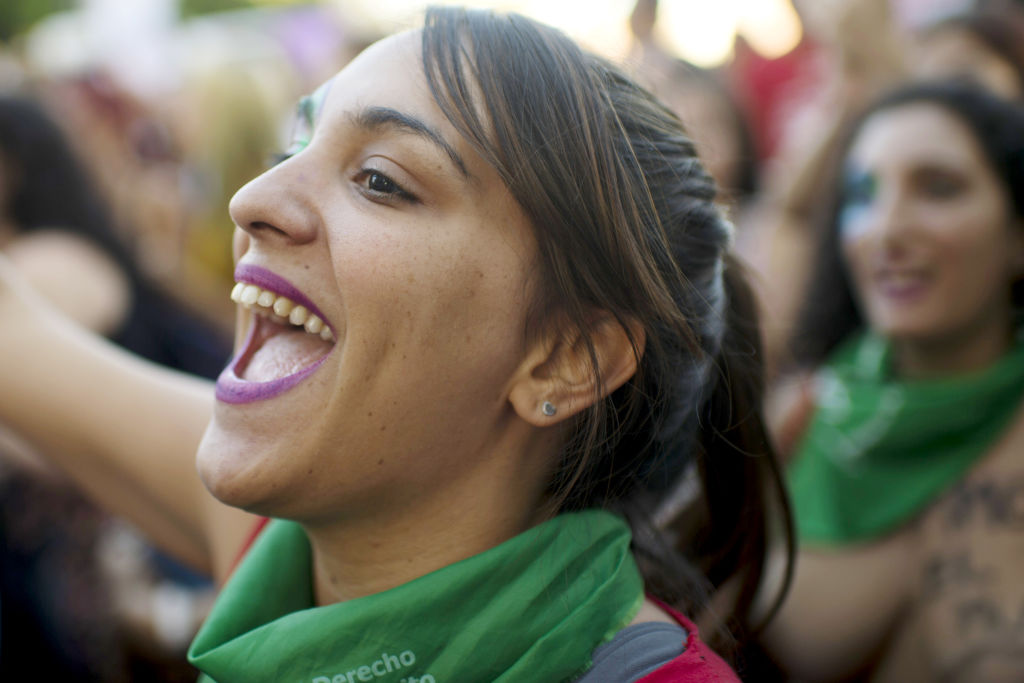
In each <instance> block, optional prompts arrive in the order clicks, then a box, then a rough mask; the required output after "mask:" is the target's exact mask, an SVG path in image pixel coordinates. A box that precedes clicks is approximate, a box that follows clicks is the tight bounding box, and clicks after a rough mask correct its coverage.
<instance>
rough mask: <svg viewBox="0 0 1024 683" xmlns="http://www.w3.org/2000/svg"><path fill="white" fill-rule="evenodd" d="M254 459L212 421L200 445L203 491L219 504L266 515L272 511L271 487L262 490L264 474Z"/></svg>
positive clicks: (200, 469)
mask: <svg viewBox="0 0 1024 683" xmlns="http://www.w3.org/2000/svg"><path fill="white" fill-rule="evenodd" d="M253 456H254V453H253V452H252V450H251V449H248V448H245V447H244V446H241V447H240V444H239V441H238V440H237V439H234V438H232V437H230V436H228V435H226V434H224V432H223V431H221V430H220V428H219V427H218V426H217V425H216V420H214V421H213V422H211V423H210V426H209V427H208V428H207V430H206V433H205V434H204V435H203V440H202V441H201V442H200V443H199V449H198V451H197V453H196V469H197V471H198V473H199V479H200V481H202V482H203V485H204V486H205V487H206V490H207V491H209V492H210V493H211V494H212V495H213V497H214V498H216V499H217V500H219V501H220V502H222V503H224V504H225V505H229V506H231V507H236V508H241V509H242V510H245V511H247V512H252V513H255V514H264V515H266V514H269V513H268V512H267V509H268V508H269V507H272V506H271V505H270V504H269V501H268V498H269V497H270V494H271V493H273V490H272V489H273V488H274V487H270V488H271V491H267V490H265V489H266V486H265V485H264V484H263V482H264V481H265V479H266V476H265V473H263V472H261V469H262V468H260V467H258V461H257V459H256V458H254V457H253ZM261 475H262V476H261Z"/></svg>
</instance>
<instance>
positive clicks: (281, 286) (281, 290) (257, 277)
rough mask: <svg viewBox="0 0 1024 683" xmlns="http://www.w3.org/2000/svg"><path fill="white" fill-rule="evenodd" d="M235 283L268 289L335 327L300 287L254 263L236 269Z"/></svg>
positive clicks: (239, 265) (241, 264)
mask: <svg viewBox="0 0 1024 683" xmlns="http://www.w3.org/2000/svg"><path fill="white" fill-rule="evenodd" d="M235 281H236V282H245V283H247V284H250V285H256V286H257V287H259V288H261V289H268V290H270V291H272V292H275V293H277V294H279V295H280V296H284V297H287V298H289V299H291V300H292V301H293V302H295V303H296V304H298V305H300V306H304V307H305V308H306V309H307V310H308V311H309V312H311V313H313V314H314V315H316V316H318V317H319V318H320V319H321V320H323V321H324V323H325V324H326V325H327V326H328V327H333V326H332V325H331V323H330V321H329V320H328V319H327V316H325V315H324V314H323V311H321V310H320V309H319V308H318V307H317V305H316V304H314V303H313V301H312V300H311V299H310V298H309V297H308V296H306V295H305V294H303V293H302V291H301V290H300V289H299V288H298V287H296V286H295V285H293V284H292V283H291V282H289V281H288V280H286V279H285V278H283V277H281V276H280V275H278V274H277V273H274V272H273V271H271V270H268V269H267V268H264V267H263V266H257V265H255V264H252V263H239V264H238V265H237V266H236V267H235Z"/></svg>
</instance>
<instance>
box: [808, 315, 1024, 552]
mask: <svg viewBox="0 0 1024 683" xmlns="http://www.w3.org/2000/svg"><path fill="white" fill-rule="evenodd" d="M888 372H889V350H888V347H887V345H886V344H885V342H883V341H882V340H881V339H879V338H877V337H874V336H868V335H865V336H859V337H858V338H857V339H854V340H852V341H851V342H850V343H848V344H846V345H844V346H843V347H841V348H840V349H839V350H838V352H837V353H836V354H835V355H834V356H833V358H832V359H831V360H830V361H829V363H828V364H827V365H826V366H825V368H824V369H823V370H822V372H821V373H820V377H819V385H818V396H817V408H816V410H815V413H814V415H813V416H812V418H811V422H810V426H809V427H808V429H807V430H806V432H805V435H804V438H803V440H802V442H801V443H800V446H799V448H798V450H797V453H796V457H795V459H794V461H793V463H792V466H791V467H790V469H789V472H788V478H789V485H790V491H791V494H792V501H793V506H794V511H795V515H796V523H797V530H798V533H799V536H800V538H801V539H802V540H806V541H817V542H825V543H849V542H853V541H859V540H867V539H872V538H876V537H879V536H881V535H883V534H886V533H888V532H890V531H892V530H894V529H895V528H897V527H899V526H900V525H901V524H903V523H904V522H906V521H908V520H909V519H910V518H912V517H913V516H914V515H915V514H917V513H918V512H920V511H921V510H922V509H923V508H924V507H926V506H927V505H928V504H929V503H930V502H931V501H933V500H934V499H935V498H936V497H937V496H938V495H939V494H941V493H942V492H944V491H945V490H946V489H947V488H948V487H949V486H950V485H952V484H953V483H954V482H956V481H957V480H958V479H960V478H961V477H962V476H963V475H964V473H965V472H966V471H967V469H968V468H969V467H970V466H971V465H972V464H973V463H974V462H975V461H976V460H977V459H978V458H979V457H980V456H982V455H984V454H985V453H986V452H987V451H988V450H989V449H990V448H991V447H992V445H993V444H994V443H995V441H996V439H997V438H998V437H999V435H1000V434H1001V433H1002V432H1003V431H1004V430H1005V429H1006V428H1007V426H1008V424H1009V422H1010V420H1011V418H1012V417H1013V416H1014V414H1015V413H1016V412H1017V410H1018V409H1019V407H1020V403H1021V397H1022V396H1024V344H1017V345H1016V346H1015V347H1014V348H1012V349H1011V350H1010V351H1009V352H1008V353H1007V354H1006V355H1005V356H1003V358H1001V359H1000V360H999V361H998V362H996V363H995V364H993V365H992V366H991V367H989V368H987V369H985V370H983V371H980V372H977V373H972V374H969V375H962V376H958V377H952V378H945V379H937V380H928V381H916V382H900V381H896V380H893V379H891V378H889V377H888Z"/></svg>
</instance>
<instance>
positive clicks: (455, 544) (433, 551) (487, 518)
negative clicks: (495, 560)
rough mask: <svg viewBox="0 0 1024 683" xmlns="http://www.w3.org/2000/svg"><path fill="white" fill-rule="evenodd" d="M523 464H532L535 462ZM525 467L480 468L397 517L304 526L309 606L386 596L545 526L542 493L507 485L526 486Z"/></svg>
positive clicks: (514, 462) (515, 462)
mask: <svg viewBox="0 0 1024 683" xmlns="http://www.w3.org/2000/svg"><path fill="white" fill-rule="evenodd" d="M534 446H535V447H539V444H534ZM540 450H541V451H543V452H545V453H546V452H547V449H546V448H541V449H540ZM535 453H536V452H535ZM524 459H525V460H529V461H534V462H536V461H537V458H536V456H535V455H534V456H529V455H527V456H524ZM524 459H520V458H510V459H498V463H501V464H503V465H504V466H493V465H492V466H487V467H483V468H479V469H478V471H476V472H473V473H471V476H466V477H462V478H460V479H458V480H456V481H454V482H451V483H450V484H449V485H448V486H446V487H444V488H443V489H442V490H438V491H435V492H433V493H432V494H431V495H429V496H426V497H424V498H422V499H420V500H417V501H416V502H415V503H414V504H410V505H409V506H407V507H403V508H402V509H400V510H391V511H384V512H383V513H382V512H380V511H375V512H374V513H373V514H370V515H361V516H358V517H353V518H346V519H344V520H342V521H337V520H333V521H332V522H330V523H323V524H320V523H312V524H311V523H305V524H304V525H303V526H304V528H305V530H306V533H307V535H308V536H309V539H310V543H311V546H312V549H313V585H314V599H315V601H316V604H318V605H327V604H331V603H335V602H342V601H345V600H352V599H355V598H359V597H363V596H366V595H372V594H374V593H380V592H382V591H386V590H389V589H391V588H394V587H396V586H399V585H402V584H404V583H408V582H409V581H412V580H413V579H416V578H419V577H420V576H423V575H425V574H428V573H430V572H432V571H435V570H437V569H441V568H442V567H446V566H448V565H450V564H453V563H455V562H458V561H459V560H463V559H466V558H468V557H471V556H473V555H476V554H479V553H481V552H484V551H485V550H488V549H490V548H493V547H494V546H496V545H499V544H501V543H503V542H505V541H507V540H509V539H510V538H512V537H514V536H516V535H518V534H520V533H522V532H523V531H526V530H527V529H529V528H530V527H532V526H534V525H536V524H539V523H540V522H542V521H544V519H545V515H544V513H543V512H541V510H543V505H542V502H543V500H542V498H543V496H542V494H541V493H540V491H542V490H543V486H540V485H538V486H517V485H513V484H512V482H517V481H520V482H521V481H523V480H528V479H529V477H528V476H526V475H525V474H524V472H526V471H529V470H528V469H524V467H527V468H528V467H529V465H528V464H525V463H524ZM545 472H546V469H545ZM538 479H540V478H538Z"/></svg>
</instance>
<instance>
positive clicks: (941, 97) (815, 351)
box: [789, 81, 1024, 367]
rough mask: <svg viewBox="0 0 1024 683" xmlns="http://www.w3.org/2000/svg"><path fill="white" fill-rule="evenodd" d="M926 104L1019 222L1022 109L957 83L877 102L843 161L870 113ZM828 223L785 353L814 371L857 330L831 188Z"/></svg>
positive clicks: (912, 89)
mask: <svg viewBox="0 0 1024 683" xmlns="http://www.w3.org/2000/svg"><path fill="white" fill-rule="evenodd" d="M916 104H929V105H935V106H937V107H941V108H942V109H943V110H945V111H946V112H948V113H950V114H951V115H953V116H954V117H956V118H957V119H958V120H959V121H961V122H962V123H963V124H964V125H965V126H966V127H967V128H968V130H970V131H971V134H972V135H973V137H974V139H975V140H976V141H977V143H978V146H979V148H980V149H981V151H982V153H983V155H984V157H985V160H986V162H987V163H988V165H989V166H990V167H991V168H992V170H993V171H994V172H995V174H996V176H997V177H998V178H999V180H1000V182H1001V183H1002V186H1003V189H1004V190H1005V194H1006V197H1007V200H1008V202H1009V204H1010V210H1011V211H1012V212H1013V215H1015V216H1016V217H1017V218H1024V105H1021V104H1019V103H1017V102H1010V101H1007V100H1005V99H1002V98H1000V97H998V96H996V95H993V94H992V93H990V92H989V91H987V90H985V89H983V88H982V87H981V86H978V85H975V84H973V83H968V82H964V81H948V82H934V83H917V84H913V85H908V86H903V87H901V88H899V89H897V90H895V91H893V92H891V93H888V94H887V95H884V96H882V97H881V99H879V100H877V101H876V102H875V103H873V104H872V105H871V106H869V107H868V108H867V110H865V111H864V112H863V113H862V114H861V115H860V116H859V117H858V118H857V119H856V120H855V121H854V123H853V125H852V126H851V128H850V130H849V132H848V133H847V135H846V138H845V144H844V145H843V154H842V155H841V156H840V158H841V159H845V158H846V155H847V153H848V152H849V149H850V147H851V146H852V145H853V142H854V140H855V139H856V137H857V135H858V133H859V132H860V130H861V129H862V128H863V127H864V124H865V123H866V122H867V121H868V120H869V119H870V118H871V117H872V116H873V115H875V114H878V113H880V112H885V111H888V110H890V109H897V108H899V107H903V106H908V105H916ZM835 175H836V179H837V182H836V183H835V185H836V186H837V188H836V195H835V197H834V198H833V200H832V202H831V210H830V212H829V216H828V220H827V221H825V222H824V223H823V224H822V226H821V227H822V228H823V232H822V233H821V234H820V235H819V241H818V249H817V253H816V256H815V263H814V268H813V271H812V275H811V278H810V280H809V282H808V285H807V287H806V289H805V294H804V299H803V307H802V310H801V313H800V315H799V317H798V319H797V324H796V327H795V331H794V334H793V337H792V339H791V340H790V345H789V346H790V349H791V352H792V362H793V363H794V364H795V365H796V366H797V367H815V366H817V365H820V364H821V363H822V362H824V360H825V359H826V358H827V357H828V356H829V354H830V353H831V352H832V351H833V350H834V349H835V348H836V346H838V345H839V344H840V343H841V342H842V341H843V340H844V339H846V338H847V337H848V336H849V335H850V334H851V333H853V332H855V331H857V330H859V329H861V328H862V327H863V326H864V319H863V317H862V316H861V313H860V310H859V309H858V308H857V304H856V302H855V300H854V293H853V288H852V285H851V284H850V280H849V277H848V275H847V271H846V267H845V265H844V263H843V259H842V254H841V247H840V237H839V228H838V222H839V211H840V207H841V206H842V204H843V199H844V198H843V195H842V192H841V190H840V189H839V188H838V185H839V183H838V178H839V175H840V174H839V173H838V169H837V173H836V174H835ZM1012 294H1013V302H1014V307H1015V308H1016V309H1017V310H1018V311H1019V310H1022V309H1024V281H1019V280H1018V281H1017V282H1015V283H1014V284H1013V293H1012Z"/></svg>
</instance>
